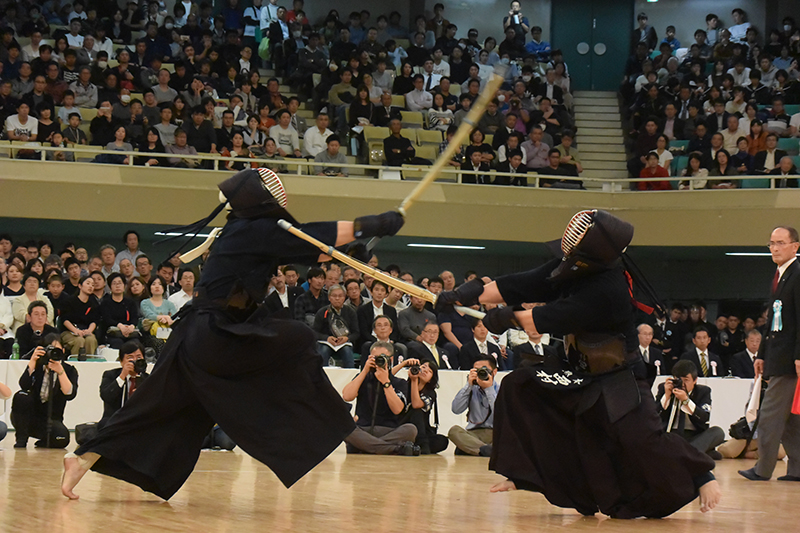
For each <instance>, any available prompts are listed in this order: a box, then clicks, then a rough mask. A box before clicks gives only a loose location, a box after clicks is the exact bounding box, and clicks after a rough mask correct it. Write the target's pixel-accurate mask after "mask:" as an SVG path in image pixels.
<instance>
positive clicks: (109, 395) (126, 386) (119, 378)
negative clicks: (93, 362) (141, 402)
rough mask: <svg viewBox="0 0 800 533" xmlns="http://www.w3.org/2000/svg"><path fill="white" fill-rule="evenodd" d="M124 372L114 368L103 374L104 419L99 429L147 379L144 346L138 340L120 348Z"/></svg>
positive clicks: (98, 425) (101, 386)
mask: <svg viewBox="0 0 800 533" xmlns="http://www.w3.org/2000/svg"><path fill="white" fill-rule="evenodd" d="M118 361H119V363H120V365H122V371H120V370H117V369H116V368H112V369H111V370H106V371H105V372H103V378H102V380H101V381H100V398H101V399H102V400H103V418H101V419H100V422H98V423H97V428H98V429H100V428H102V427H103V426H105V425H106V424H107V423H108V421H109V419H111V416H112V415H113V414H114V413H116V412H117V411H119V409H120V408H121V407H122V406H123V405H125V403H126V402H127V401H128V399H129V398H130V397H131V394H133V392H134V391H135V390H136V389H137V388H138V387H139V386H140V385H141V384H142V382H143V381H144V380H145V379H147V376H148V375H149V374H148V373H147V362H146V361H145V360H144V346H143V345H142V343H141V342H139V341H138V340H135V339H134V340H129V341H127V342H125V343H123V344H122V346H120V348H119V359H118Z"/></svg>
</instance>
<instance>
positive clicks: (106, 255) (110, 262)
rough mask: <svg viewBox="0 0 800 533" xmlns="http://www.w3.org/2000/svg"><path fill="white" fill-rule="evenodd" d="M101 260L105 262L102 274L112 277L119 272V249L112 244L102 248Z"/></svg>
mask: <svg viewBox="0 0 800 533" xmlns="http://www.w3.org/2000/svg"><path fill="white" fill-rule="evenodd" d="M100 259H101V260H102V261H103V269H102V270H101V272H102V273H103V275H104V276H105V277H108V276H110V275H111V274H113V273H114V272H119V265H117V249H116V248H114V246H112V245H110V244H104V245H103V246H101V247H100Z"/></svg>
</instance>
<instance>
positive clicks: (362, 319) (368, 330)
mask: <svg viewBox="0 0 800 533" xmlns="http://www.w3.org/2000/svg"><path fill="white" fill-rule="evenodd" d="M388 294H389V286H388V285H386V284H385V283H384V282H382V281H374V282H373V283H372V300H371V301H369V302H366V303H364V304H363V305H361V306H360V307H359V308H358V309H357V311H356V317H357V319H358V329H359V332H360V340H361V341H363V342H369V343H372V342H375V341H376V340H377V338H376V337H375V335H373V334H372V324H373V323H374V322H375V319H376V318H377V317H379V316H387V317H389V318H390V319H391V321H392V324H397V323H398V318H397V311H396V310H395V309H394V308H392V307H389V306H388V305H384V300H385V299H386V296H387V295H388ZM397 338H398V337H397V336H396V335H392V340H396V339H397Z"/></svg>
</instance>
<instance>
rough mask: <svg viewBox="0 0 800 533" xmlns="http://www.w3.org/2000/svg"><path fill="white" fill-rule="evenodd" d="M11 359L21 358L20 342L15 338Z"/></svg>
mask: <svg viewBox="0 0 800 533" xmlns="http://www.w3.org/2000/svg"><path fill="white" fill-rule="evenodd" d="M11 359H19V343H18V342H17V339H14V345H13V346H12V347H11Z"/></svg>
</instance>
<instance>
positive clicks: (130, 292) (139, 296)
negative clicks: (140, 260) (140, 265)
mask: <svg viewBox="0 0 800 533" xmlns="http://www.w3.org/2000/svg"><path fill="white" fill-rule="evenodd" d="M126 262H127V263H130V260H128V259H123V260H122V261H120V262H119V273H120V274H122V275H123V276H125V275H126V271H127V265H126ZM130 271H131V272H133V267H132V266H131V268H130ZM132 276H133V275H132ZM125 296H126V297H127V298H130V299H131V300H133V301H134V302H136V305H137V306H140V305H141V303H142V301H144V300H145V299H147V298H150V293H149V291H148V290H147V283H146V282H145V281H144V280H143V279H142V278H141V277H139V276H133V277H131V278H130V279H128V283H127V285H126V286H125Z"/></svg>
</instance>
